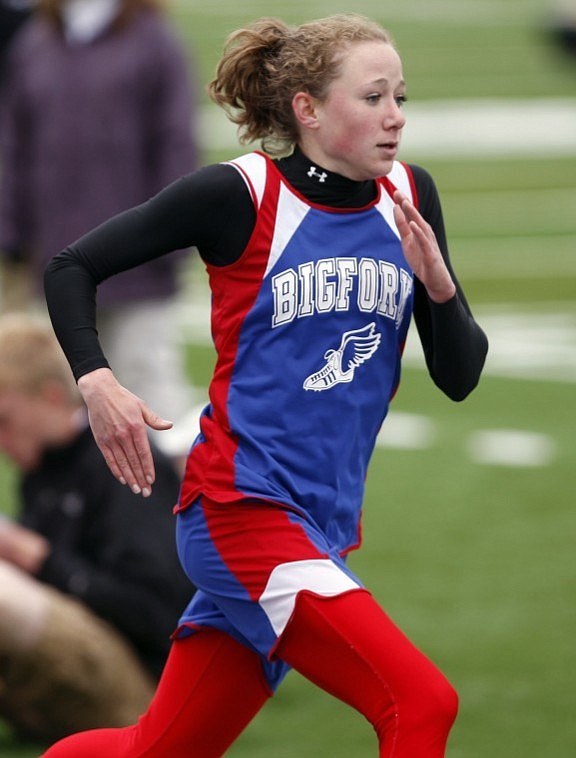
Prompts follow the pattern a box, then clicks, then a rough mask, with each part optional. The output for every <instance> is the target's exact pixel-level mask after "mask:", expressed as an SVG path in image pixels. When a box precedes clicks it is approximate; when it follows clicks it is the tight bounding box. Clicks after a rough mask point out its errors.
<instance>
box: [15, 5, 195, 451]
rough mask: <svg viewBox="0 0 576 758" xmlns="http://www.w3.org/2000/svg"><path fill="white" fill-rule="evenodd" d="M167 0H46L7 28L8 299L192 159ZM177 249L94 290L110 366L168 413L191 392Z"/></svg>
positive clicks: (186, 403)
mask: <svg viewBox="0 0 576 758" xmlns="http://www.w3.org/2000/svg"><path fill="white" fill-rule="evenodd" d="M163 5H164V4H163V3H162V2H161V0H38V2H37V5H36V10H35V12H34V13H33V15H32V17H31V18H30V19H29V21H28V22H27V23H26V24H25V25H23V26H22V28H21V29H20V30H19V31H18V32H17V34H16V35H15V36H14V37H13V39H12V42H11V44H10V48H9V51H8V54H7V56H6V65H5V86H4V96H3V97H2V99H1V104H0V108H1V110H0V134H1V141H0V253H1V255H2V259H3V276H2V281H3V283H4V288H3V289H4V292H3V293H2V295H3V296H2V297H0V303H2V304H3V305H1V306H0V307H3V308H4V310H14V309H20V308H22V307H25V306H28V305H29V304H30V303H33V302H35V298H36V296H37V295H39V293H40V292H41V277H42V273H43V270H44V267H45V265H46V263H47V261H48V260H49V259H50V258H51V257H52V256H53V255H54V254H55V253H56V252H58V251H59V250H60V249H61V248H62V247H63V246H64V245H65V244H68V243H69V242H70V240H71V239H76V238H77V237H79V236H81V235H82V234H83V233H84V232H86V231H88V230H89V229H91V228H92V227H93V226H94V225H95V224H98V223H100V222H101V221H103V220H104V219H107V218H109V217H110V216H111V215H114V214H115V213H117V212H119V211H121V210H123V209H125V208H128V207H131V206H133V205H135V204H139V203H141V202H144V201H145V200H147V199H148V198H149V197H151V196H152V195H154V194H156V192H158V191H159V190H160V189H161V188H162V187H164V186H166V184H168V183H170V182H171V181H173V180H174V179H177V178H178V177H179V176H181V175H184V174H187V173H189V172H190V171H192V170H194V169H195V168H196V167H197V165H198V149H197V139H196V132H195V124H196V112H195V84H194V79H195V76H194V74H193V72H192V70H191V68H192V61H191V60H190V59H189V56H188V55H187V54H186V52H185V50H184V48H183V46H182V45H181V43H180V41H179V39H178V38H177V36H176V35H175V33H174V32H173V30H172V29H171V28H170V25H169V21H168V19H167V18H166V16H165V14H164V8H163ZM183 258H184V255H183V254H182V253H175V254H174V255H172V256H170V257H168V258H166V259H163V260H162V261H154V262H151V263H149V264H148V265H147V266H145V267H142V268H138V269H137V270H133V271H130V272H127V273H125V274H123V275H122V276H120V277H118V278H117V279H116V280H114V281H110V282H107V283H105V284H103V285H102V288H101V293H100V303H101V311H100V312H101V318H100V324H101V328H100V334H101V338H102V340H103V342H104V344H105V345H106V349H107V351H108V355H109V356H110V360H111V363H112V365H113V366H114V368H115V371H116V372H117V374H118V375H119V376H120V377H121V378H122V381H124V382H125V383H126V384H128V385H129V386H131V387H133V388H134V389H135V391H137V392H138V393H140V395H141V396H142V397H143V398H145V399H146V400H147V402H149V403H150V404H151V405H152V406H153V407H155V408H157V409H158V412H159V413H161V414H162V415H163V416H164V417H165V418H169V419H171V420H173V421H178V420H179V419H182V418H183V417H184V416H185V414H186V413H187V411H188V410H189V409H190V408H191V407H192V405H193V398H192V397H191V395H192V391H191V386H190V382H189V380H188V379H187V377H186V374H185V368H184V361H183V355H182V351H181V346H180V343H179V340H178V334H177V329H176V326H175V319H174V307H173V306H174V298H175V295H176V294H177V292H178V288H179V282H180V276H181V271H180V265H181V263H182V260H183ZM28 289H29V290H30V291H29V292H28V291H27V290H28ZM36 302H39V301H36ZM42 303H43V298H42ZM143 337H144V339H143ZM142 343H144V344H146V349H145V350H143V349H142V347H141V345H142ZM120 345H121V348H120V347H119V346H120ZM131 346H132V349H131ZM173 434H176V430H175V432H174V433H173ZM169 437H170V433H168V434H164V435H163V437H162V438H160V439H157V442H158V443H159V444H161V443H162V442H164V443H165V444H166V446H169ZM187 437H188V438H189V435H187ZM183 452H187V451H183Z"/></svg>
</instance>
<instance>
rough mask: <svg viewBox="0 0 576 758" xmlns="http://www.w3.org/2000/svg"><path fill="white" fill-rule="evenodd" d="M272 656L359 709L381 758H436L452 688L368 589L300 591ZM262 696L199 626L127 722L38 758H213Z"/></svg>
mask: <svg viewBox="0 0 576 758" xmlns="http://www.w3.org/2000/svg"><path fill="white" fill-rule="evenodd" d="M276 653H277V655H278V657H279V658H281V659H283V660H285V661H286V662H287V663H289V664H290V665H291V666H293V667H294V669H296V670H297V671H299V672H300V673H301V674H303V675H304V676H305V677H306V678H308V679H309V680H310V681H312V682H314V683H315V684H317V685H318V686H319V687H322V688H323V689H324V690H326V691H327V692H329V693H331V694H332V695H334V696H336V697H337V698H340V699H341V700H343V701H344V702H346V703H348V704H349V705H351V706H352V707H354V708H356V709H357V710H358V711H360V713H362V714H364V716H365V717H366V718H367V719H368V721H370V723H371V724H372V726H373V727H374V729H375V731H376V734H377V736H378V745H379V753H378V755H379V756H380V758H442V756H444V754H445V747H446V740H447V738H448V733H449V731H450V728H451V726H452V723H453V721H454V718H455V716H456V711H457V697H456V693H455V692H454V690H453V689H452V687H451V685H450V684H449V683H448V681H447V680H446V679H445V678H444V676H443V675H442V674H441V673H440V672H439V671H438V669H436V668H435V666H433V664H432V663H430V661H429V660H428V659H427V658H426V657H425V656H424V655H422V653H420V652H419V651H418V650H417V649H416V648H415V647H414V645H412V643H411V642H410V641H409V640H408V639H407V638H406V637H405V636H404V635H403V634H402V632H400V631H399V630H398V628H397V627H396V626H394V624H393V623H392V622H391V621H390V619H389V618H388V617H387V616H386V614H385V613H384V612H383V611H382V609H381V608H380V607H379V606H378V605H377V603H376V602H375V601H374V600H373V598H372V596H371V595H370V594H369V593H368V592H366V591H364V590H357V591H352V592H349V593H347V594H345V595H339V596H337V597H332V598H322V597H318V596H316V595H311V594H306V593H303V594H302V595H300V596H299V598H298V601H297V604H296V609H295V612H294V616H293V618H292V620H291V621H290V623H289V625H288V627H287V628H286V631H285V632H284V635H283V637H282V639H281V641H280V643H279V645H278V648H277V650H276ZM270 695H271V692H270V690H269V688H268V685H267V683H266V681H265V679H264V676H263V673H262V668H261V665H260V658H259V656H258V655H257V654H256V653H254V652H252V651H251V650H249V649H248V648H246V647H244V646H242V645H240V644H239V643H238V642H236V641H234V640H233V639H232V638H231V637H229V636H227V635H225V634H223V633H222V632H218V631H214V630H207V631H202V632H198V633H197V634H194V635H193V636H191V637H187V638H185V639H182V640H177V641H175V642H174V644H173V646H172V651H171V653H170V656H169V658H168V661H167V664H166V667H165V670H164V673H163V675H162V679H161V681H160V684H159V686H158V690H157V692H156V695H155V696H154V699H153V701H152V704H151V705H150V708H149V709H148V711H147V712H146V713H145V714H144V716H142V718H141V719H140V720H139V721H138V723H137V724H136V725H134V726H131V727H128V728H125V729H96V730H93V731H89V732H81V733H79V734H75V735H72V736H71V737H67V738H65V739H64V740H61V741H60V742H58V743H56V744H55V745H54V746H53V747H52V748H50V749H49V750H48V751H47V752H46V753H45V754H44V758H102V756H105V755H109V756H114V758H166V757H167V756H170V758H191V756H194V758H218V757H219V756H222V755H223V754H224V753H225V751H226V750H227V748H228V747H229V746H230V745H231V744H232V743H233V742H234V740H235V739H236V737H237V736H238V735H239V734H240V733H241V732H242V730H243V729H244V728H245V727H246V726H247V724H248V723H249V722H250V721H251V720H252V719H253V717H254V716H255V714H256V713H257V712H258V711H259V710H260V708H261V707H262V706H263V705H264V703H265V702H266V700H267V699H268V697H269V696H270ZM327 748H328V746H327ZM271 749H273V746H271Z"/></svg>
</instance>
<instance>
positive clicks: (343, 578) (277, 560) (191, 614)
mask: <svg viewBox="0 0 576 758" xmlns="http://www.w3.org/2000/svg"><path fill="white" fill-rule="evenodd" d="M176 535H177V545H178V554H179V556H180V561H181V563H182V566H183V567H184V570H185V571H186V574H187V575H188V577H189V578H190V580H191V581H192V582H193V584H194V585H195V587H196V588H197V591H196V593H195V595H194V597H193V598H192V600H191V602H190V604H189V605H188V607H187V608H186V610H185V611H184V613H183V615H182V617H181V618H180V623H179V626H178V630H177V632H176V634H175V636H176V637H183V636H186V635H188V634H192V633H194V631H197V630H199V629H202V628H206V627H210V628H215V629H219V630H221V631H224V632H226V633H228V634H230V635H231V636H232V637H234V638H235V639H237V640H238V641H239V642H241V643H243V644H244V645H247V646H248V647H250V648H252V649H253V650H254V651H256V652H257V653H258V654H259V655H260V656H261V657H262V665H263V667H264V672H265V674H266V677H267V679H268V682H269V684H270V686H271V688H272V689H275V688H276V687H277V686H278V684H279V683H280V682H281V681H282V679H283V678H284V676H285V674H286V672H287V671H288V668H289V667H288V666H286V664H284V663H283V662H282V661H279V660H275V659H274V650H275V647H276V645H277V644H278V640H279V638H280V636H281V635H282V632H283V631H284V629H285V628H286V625H287V624H288V622H289V621H290V618H291V616H292V612H293V610H294V606H295V603H296V598H297V595H298V593H299V592H302V591H308V592H312V593H314V594H316V595H321V596H324V597H330V596H333V595H339V594H342V593H343V592H348V591H350V590H356V589H359V588H360V587H362V584H361V583H360V581H359V580H358V579H357V578H356V577H355V576H354V574H353V573H352V572H351V571H350V570H349V569H348V568H347V566H346V564H345V562H344V559H343V558H342V557H341V556H340V555H339V554H338V552H337V551H336V550H335V549H334V548H333V547H331V546H330V544H329V543H328V540H327V539H326V537H325V535H324V534H323V533H322V532H321V531H320V530H319V529H318V528H317V527H316V526H315V525H314V524H313V523H310V522H309V521H307V520H306V519H305V518H304V517H303V516H302V515H301V514H299V513H296V512H295V511H292V510H290V509H288V508H283V507H281V506H278V505H276V504H274V503H270V502H266V501H263V500H242V501H235V502H232V503H217V502H214V501H211V500H208V499H207V498H204V497H201V498H199V499H198V500H196V501H195V502H194V503H193V504H192V505H191V506H189V507H188V508H186V509H185V510H183V511H180V512H179V513H178V515H177V531H176Z"/></svg>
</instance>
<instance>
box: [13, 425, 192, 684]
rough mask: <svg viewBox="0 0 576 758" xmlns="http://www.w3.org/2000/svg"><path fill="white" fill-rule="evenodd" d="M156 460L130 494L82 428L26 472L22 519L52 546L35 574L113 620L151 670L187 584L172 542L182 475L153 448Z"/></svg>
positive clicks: (159, 661)
mask: <svg viewBox="0 0 576 758" xmlns="http://www.w3.org/2000/svg"><path fill="white" fill-rule="evenodd" d="M155 465H156V483H155V484H154V487H153V489H152V495H151V497H150V498H148V499H143V498H141V497H138V496H136V495H133V494H132V492H131V491H130V490H129V489H128V488H127V487H126V486H123V485H121V484H120V483H119V482H117V481H116V479H114V477H113V476H112V474H111V473H110V471H109V470H108V467H107V465H106V463H105V461H104V458H103V456H102V454H101V452H100V450H99V449H98V447H97V446H96V443H95V441H94V438H93V436H92V432H91V431H90V429H88V428H87V429H85V430H84V431H83V432H82V433H81V434H80V435H79V436H78V437H77V439H76V440H75V441H74V442H73V443H72V444H71V445H69V446H67V447H64V448H58V449H54V450H51V451H50V452H48V453H47V454H46V455H45V457H44V460H43V461H42V463H41V465H40V466H39V467H38V469H37V470H36V471H34V472H33V473H29V474H27V475H25V476H24V478H23V480H22V483H21V496H22V510H21V517H20V522H21V523H22V524H23V525H24V526H27V527H28V528H30V529H33V530H35V531H37V532H39V533H40V534H42V535H44V536H45V537H46V538H47V539H48V540H49V541H50V544H51V546H52V552H51V553H50V555H49V557H48V559H47V561H46V563H45V564H44V567H43V569H42V572H41V573H40V575H39V577H38V578H39V580H40V581H41V582H45V583H46V584H49V585H51V586H53V587H56V588H57V589H59V590H61V591H62V592H64V593H67V594H69V595H72V596H73V597H75V598H77V599H78V600H80V601H81V602H83V603H85V604H86V606H88V607H89V608H90V609H91V610H92V611H93V612H94V613H95V614H96V615H98V616H100V617H102V618H103V619H106V620H107V621H108V622H110V623H111V624H112V625H113V626H114V627H116V628H117V629H118V630H119V631H120V632H122V633H123V634H124V635H125V637H126V638H127V639H128V640H129V641H130V642H132V644H133V645H134V648H135V649H136V652H137V653H138V655H139V656H140V658H141V660H142V661H143V663H144V664H145V665H146V667H147V668H148V669H149V670H150V671H151V673H152V674H154V675H155V676H157V675H158V674H159V673H160V671H161V668H162V666H163V663H164V660H165V657H166V654H167V652H168V649H169V646H170V634H171V633H172V631H173V630H174V629H175V627H176V625H177V622H178V619H179V616H180V613H181V612H182V610H183V609H184V607H185V606H186V604H187V603H188V601H189V599H190V597H191V596H192V593H193V587H192V585H191V584H190V582H189V581H188V579H187V578H186V577H185V575H184V573H183V570H182V569H181V567H180V563H179V560H178V557H177V554H176V547H175V536H174V530H175V517H174V516H173V514H172V508H173V506H174V504H175V502H176V499H177V497H178V490H179V476H178V474H177V472H176V471H175V469H174V467H173V465H172V464H171V462H170V461H169V460H168V459H167V458H164V457H163V456H162V455H161V454H160V453H158V452H155Z"/></svg>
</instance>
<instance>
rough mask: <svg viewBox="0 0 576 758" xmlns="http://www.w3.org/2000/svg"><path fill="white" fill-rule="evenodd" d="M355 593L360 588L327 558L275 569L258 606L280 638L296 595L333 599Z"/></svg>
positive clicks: (284, 564) (293, 562) (291, 563)
mask: <svg viewBox="0 0 576 758" xmlns="http://www.w3.org/2000/svg"><path fill="white" fill-rule="evenodd" d="M358 589H361V586H360V585H359V584H357V582H355V581H354V580H353V579H352V578H351V577H349V576H348V574H345V573H344V572H343V571H342V569H340V568H338V566H337V565H336V564H335V563H333V561H331V560H330V559H329V558H320V559H311V560H305V561H291V562H290V563H281V564H280V565H278V566H276V567H275V568H274V570H273V571H272V573H271V574H270V577H269V579H268V583H267V584H266V587H265V588H264V592H263V593H262V594H261V595H260V598H259V601H258V602H259V603H260V606H261V607H262V609H263V610H264V613H265V614H266V615H267V616H268V619H269V621H270V623H271V624H272V628H273V629H274V632H275V633H276V634H277V635H278V636H280V635H281V634H282V632H283V631H284V629H285V628H286V625H287V624H288V622H289V621H290V617H291V616H292V612H293V611H294V606H295V605H296V598H297V596H298V593H299V592H305V591H309V592H313V593H315V594H316V595H320V596H322V597H333V596H334V595H340V594H342V593H343V592H349V591H350V590H358Z"/></svg>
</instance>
